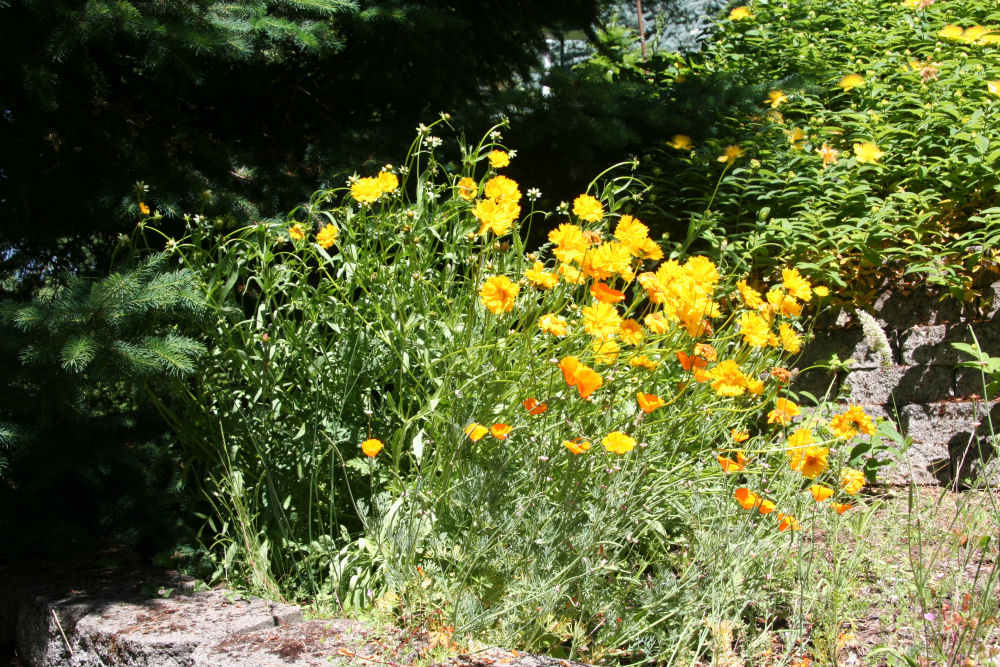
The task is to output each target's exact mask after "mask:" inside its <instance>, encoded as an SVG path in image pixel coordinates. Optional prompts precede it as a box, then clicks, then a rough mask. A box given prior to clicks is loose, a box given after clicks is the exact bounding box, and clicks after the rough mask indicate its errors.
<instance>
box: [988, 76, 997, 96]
mask: <svg viewBox="0 0 1000 667" xmlns="http://www.w3.org/2000/svg"><path fill="white" fill-rule="evenodd" d="M986 91H987V92H988V93H989V94H990V95H993V96H994V97H1000V79H997V80H996V81H987V82H986Z"/></svg>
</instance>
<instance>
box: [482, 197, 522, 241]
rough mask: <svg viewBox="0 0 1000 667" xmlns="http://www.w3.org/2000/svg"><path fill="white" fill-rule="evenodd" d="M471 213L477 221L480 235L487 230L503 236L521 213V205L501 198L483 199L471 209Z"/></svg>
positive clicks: (484, 233)
mask: <svg viewBox="0 0 1000 667" xmlns="http://www.w3.org/2000/svg"><path fill="white" fill-rule="evenodd" d="M472 215H474V216H475V218H476V220H478V221H479V232H478V233H479V235H480V236H485V235H486V233H487V232H493V233H494V234H496V235H497V236H503V235H504V234H506V233H507V232H509V231H510V228H511V226H512V225H513V224H514V220H515V219H517V216H519V215H521V205H520V204H517V203H515V202H512V201H508V200H503V199H483V200H481V201H479V202H478V203H477V204H476V207H475V208H474V209H472Z"/></svg>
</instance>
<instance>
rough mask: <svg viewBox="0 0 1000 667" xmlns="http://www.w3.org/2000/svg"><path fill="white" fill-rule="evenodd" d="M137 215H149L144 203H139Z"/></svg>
mask: <svg viewBox="0 0 1000 667" xmlns="http://www.w3.org/2000/svg"><path fill="white" fill-rule="evenodd" d="M139 213H142V214H143V215H149V207H148V206H146V202H142V201H141V202H139Z"/></svg>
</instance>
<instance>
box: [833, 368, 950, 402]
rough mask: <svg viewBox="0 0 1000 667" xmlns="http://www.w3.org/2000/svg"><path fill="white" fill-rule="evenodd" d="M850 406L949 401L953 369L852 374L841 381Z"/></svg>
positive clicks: (915, 369) (913, 369)
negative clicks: (856, 404)
mask: <svg viewBox="0 0 1000 667" xmlns="http://www.w3.org/2000/svg"><path fill="white" fill-rule="evenodd" d="M844 389H845V391H846V393H847V400H848V401H850V402H852V403H879V404H883V405H892V404H893V403H895V404H896V405H906V404H909V403H930V402H934V401H940V400H943V399H947V398H951V397H952V396H953V393H952V369H951V368H950V367H948V366H893V367H892V368H884V369H883V368H877V369H871V370H858V371H852V372H851V373H849V374H848V375H847V377H846V378H845V379H844Z"/></svg>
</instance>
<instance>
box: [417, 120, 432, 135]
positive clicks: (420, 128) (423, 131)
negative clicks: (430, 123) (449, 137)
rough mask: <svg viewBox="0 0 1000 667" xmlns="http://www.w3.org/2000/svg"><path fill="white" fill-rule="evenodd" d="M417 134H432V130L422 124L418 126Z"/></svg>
mask: <svg viewBox="0 0 1000 667" xmlns="http://www.w3.org/2000/svg"><path fill="white" fill-rule="evenodd" d="M417 132H419V133H420V134H430V132H431V128H429V127H427V126H426V125H424V124H423V123H421V124H420V125H417Z"/></svg>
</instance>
